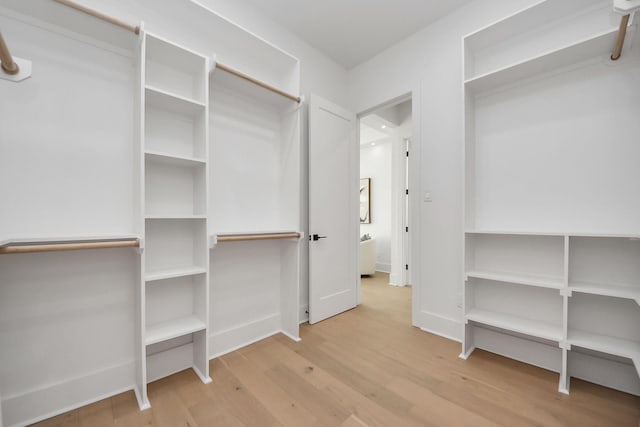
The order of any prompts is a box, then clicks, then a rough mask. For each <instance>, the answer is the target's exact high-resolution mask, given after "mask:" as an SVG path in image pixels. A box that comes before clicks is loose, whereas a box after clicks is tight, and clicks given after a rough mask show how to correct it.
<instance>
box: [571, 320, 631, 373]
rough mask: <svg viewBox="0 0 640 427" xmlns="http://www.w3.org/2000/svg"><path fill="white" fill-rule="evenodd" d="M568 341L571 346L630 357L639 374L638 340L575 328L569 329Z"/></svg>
mask: <svg viewBox="0 0 640 427" xmlns="http://www.w3.org/2000/svg"><path fill="white" fill-rule="evenodd" d="M568 342H569V344H570V345H572V346H576V347H582V348H586V349H589V350H594V351H599V352H601V353H606V354H611V355H613V356H619V357H624V358H628V359H631V360H633V362H634V365H635V367H636V370H637V371H638V375H639V376H640V342H637V341H630V340H625V339H621V338H616V337H611V336H605V335H598V334H593V333H590V332H585V331H580V330H576V329H570V330H569V337H568Z"/></svg>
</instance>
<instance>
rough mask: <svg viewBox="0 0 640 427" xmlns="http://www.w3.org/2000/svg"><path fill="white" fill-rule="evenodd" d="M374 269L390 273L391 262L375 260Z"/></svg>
mask: <svg viewBox="0 0 640 427" xmlns="http://www.w3.org/2000/svg"><path fill="white" fill-rule="evenodd" d="M376 271H380V272H382V273H391V264H388V263H386V262H376Z"/></svg>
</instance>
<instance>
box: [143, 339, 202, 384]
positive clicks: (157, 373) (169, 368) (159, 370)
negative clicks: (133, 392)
mask: <svg viewBox="0 0 640 427" xmlns="http://www.w3.org/2000/svg"><path fill="white" fill-rule="evenodd" d="M191 367H193V343H192V342H190V343H187V344H183V345H181V346H179V347H175V348H171V349H167V350H165V351H161V352H158V353H155V354H152V355H149V356H148V357H147V382H148V383H151V382H154V381H156V380H159V379H161V378H164V377H168V376H169V375H173V374H175V373H178V372H180V371H184V370H185V369H189V368H191Z"/></svg>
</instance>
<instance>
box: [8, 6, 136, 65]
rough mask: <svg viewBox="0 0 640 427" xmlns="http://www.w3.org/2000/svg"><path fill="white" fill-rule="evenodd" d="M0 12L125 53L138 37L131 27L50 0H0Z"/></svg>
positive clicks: (130, 48) (133, 45)
mask: <svg viewBox="0 0 640 427" xmlns="http://www.w3.org/2000/svg"><path fill="white" fill-rule="evenodd" d="M16 12H17V13H16ZM0 14H3V15H7V16H11V17H17V16H16V15H17V14H20V15H22V16H23V18H22V20H24V17H27V21H37V23H39V24H40V25H39V26H40V27H43V28H52V27H54V28H56V29H59V31H62V32H63V33H68V32H69V31H72V32H74V33H77V34H80V35H82V36H85V37H89V38H91V39H94V40H96V41H97V43H98V44H100V45H110V46H113V47H115V48H117V49H118V50H120V51H123V52H128V53H129V54H131V53H133V51H134V48H135V46H136V42H137V40H138V36H137V35H136V34H134V33H133V32H132V31H129V30H127V29H124V28H121V27H119V26H116V25H113V24H111V23H109V22H105V21H103V20H101V19H98V18H95V17H93V16H90V15H87V14H86V13H82V12H80V11H78V10H75V9H73V8H71V7H68V6H65V5H62V4H60V3H57V2H55V1H52V0H29V1H24V0H2V2H1V6H0ZM132 24H137V25H139V23H132Z"/></svg>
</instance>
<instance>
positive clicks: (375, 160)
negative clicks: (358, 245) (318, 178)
mask: <svg viewBox="0 0 640 427" xmlns="http://www.w3.org/2000/svg"><path fill="white" fill-rule="evenodd" d="M394 141H395V139H385V140H382V141H378V142H376V143H375V144H376V145H375V146H371V144H365V145H362V146H361V147H360V178H371V213H370V215H371V224H360V235H361V236H362V235H363V234H365V233H368V234H370V235H371V237H373V238H375V239H376V270H377V271H384V272H386V273H390V272H391V209H392V204H391V158H392V154H391V153H392V150H391V148H392V144H393V142H394Z"/></svg>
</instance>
